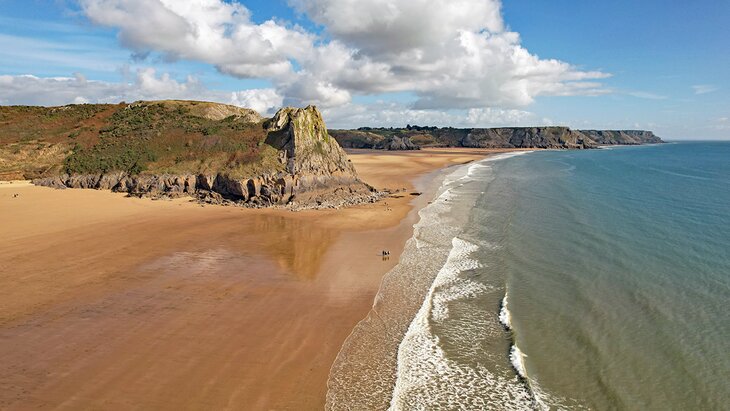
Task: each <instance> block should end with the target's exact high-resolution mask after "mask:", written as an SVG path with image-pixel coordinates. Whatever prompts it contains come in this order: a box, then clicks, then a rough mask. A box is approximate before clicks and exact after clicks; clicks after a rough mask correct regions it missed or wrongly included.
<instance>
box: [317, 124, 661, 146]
mask: <svg viewBox="0 0 730 411" xmlns="http://www.w3.org/2000/svg"><path fill="white" fill-rule="evenodd" d="M331 134H332V135H333V136H334V137H335V138H337V141H339V143H340V144H341V145H342V146H343V147H347V148H372V149H386V150H413V149H419V148H421V147H481V148H545V149H585V148H596V147H598V146H601V145H635V144H650V143H651V144H653V143H663V141H662V140H661V138H659V137H657V136H655V135H654V133H652V132H651V131H642V130H621V131H597V130H571V129H570V128H568V127H505V128H472V129H466V128H452V127H445V128H439V127H418V126H408V127H407V128H369V127H363V128H360V129H358V130H332V131H331Z"/></svg>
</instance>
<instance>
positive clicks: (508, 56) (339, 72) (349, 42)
mask: <svg viewBox="0 0 730 411" xmlns="http://www.w3.org/2000/svg"><path fill="white" fill-rule="evenodd" d="M80 2H81V5H82V8H83V11H84V12H85V14H86V16H88V18H89V19H90V20H91V21H92V22H93V23H96V24H98V25H103V26H106V27H112V28H115V29H117V30H118V33H119V39H120V41H121V43H122V44H123V45H124V46H125V47H128V48H129V49H130V50H132V51H133V52H134V53H135V54H136V55H144V54H145V53H148V52H151V51H152V52H157V53H160V54H162V55H163V56H165V57H166V58H168V59H186V60H195V61H202V62H205V63H209V64H212V65H214V66H215V67H217V68H218V70H220V71H221V72H222V73H226V74H229V75H232V76H236V77H241V78H251V77H253V78H265V79H268V80H270V81H271V82H272V83H273V84H274V86H275V88H276V92H277V94H278V95H281V96H283V97H284V102H285V103H292V104H309V103H314V104H319V105H322V106H324V107H339V106H342V105H343V104H347V103H349V102H350V101H351V100H352V96H353V95H357V94H377V93H388V92H403V91H407V92H411V93H413V94H414V95H415V96H416V99H415V101H413V104H412V106H413V107H412V109H415V110H427V109H431V110H433V109H439V110H449V109H480V108H483V107H492V108H496V107H501V108H505V109H514V108H519V107H524V106H527V105H529V104H530V103H532V102H533V101H534V99H535V98H536V97H538V96H541V95H560V96H565V95H577V94H580V95H595V94H601V93H604V92H606V90H605V89H604V88H603V87H602V85H601V83H600V82H599V81H598V80H600V79H603V78H605V77H607V76H608V75H607V74H605V73H602V72H598V71H584V70H580V69H578V68H576V67H574V66H572V65H570V64H568V63H565V62H562V61H558V60H553V59H542V58H540V57H538V56H536V55H534V54H531V53H530V52H529V51H528V50H526V49H525V48H524V47H522V45H521V43H520V38H519V34H518V33H515V32H511V31H509V30H508V29H507V28H506V25H505V23H504V21H503V19H502V14H501V2H500V1H499V0H370V1H363V0H290V4H291V5H292V7H295V8H296V9H297V10H298V11H300V12H301V13H303V14H304V15H306V16H308V17H309V18H310V19H311V20H312V21H313V22H314V23H316V24H319V25H321V26H322V28H323V34H322V35H317V34H315V33H310V32H307V31H305V30H304V29H302V28H301V27H297V26H292V25H289V24H284V23H281V22H278V21H275V20H268V21H265V22H263V23H260V24H257V23H254V22H253V21H252V20H251V13H250V11H249V10H248V9H247V8H246V7H245V6H244V5H243V4H241V3H238V2H225V1H222V0H197V1H192V0H80Z"/></svg>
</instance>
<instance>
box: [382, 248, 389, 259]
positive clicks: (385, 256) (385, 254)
mask: <svg viewBox="0 0 730 411" xmlns="http://www.w3.org/2000/svg"><path fill="white" fill-rule="evenodd" d="M382 255H383V261H385V260H389V259H390V251H385V250H383V251H382Z"/></svg>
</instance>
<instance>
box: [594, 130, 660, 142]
mask: <svg viewBox="0 0 730 411" xmlns="http://www.w3.org/2000/svg"><path fill="white" fill-rule="evenodd" d="M580 132H581V133H583V134H585V135H587V136H588V137H589V138H590V139H591V140H593V141H595V142H596V144H599V145H637V144H660V143H663V142H664V141H662V139H661V138H659V137H657V136H656V135H654V133H653V132H651V131H645V130H580Z"/></svg>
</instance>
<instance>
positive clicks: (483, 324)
mask: <svg viewBox="0 0 730 411" xmlns="http://www.w3.org/2000/svg"><path fill="white" fill-rule="evenodd" d="M729 381H730V143H675V144H664V145H656V146H639V147H618V148H612V149H601V150H588V151H540V152H532V153H526V154H521V155H517V154H514V153H513V154H507V155H501V156H496V157H492V158H489V159H487V160H485V161H481V162H479V163H475V164H471V165H468V166H464V167H461V168H459V169H457V170H455V171H453V172H452V173H451V174H450V175H448V176H447V177H446V179H445V181H444V184H443V186H442V187H441V189H440V190H439V193H438V196H437V198H436V199H435V200H434V201H433V202H432V204H430V205H429V206H427V207H426V208H424V209H423V210H422V211H421V221H420V222H419V223H418V225H417V226H416V230H415V234H414V237H413V238H412V239H411V240H410V241H409V242H408V244H407V245H406V250H405V252H404V254H403V256H402V258H401V261H400V263H399V265H398V266H396V268H395V269H394V270H393V271H392V272H391V273H389V274H388V275H387V276H386V278H385V279H384V281H383V284H382V286H381V291H380V293H379V295H378V298H377V300H376V302H375V305H374V307H373V311H372V312H371V314H370V315H369V316H368V318H366V319H365V320H363V321H362V322H361V323H360V324H359V325H358V327H357V328H356V329H355V330H354V331H353V333H352V335H351V336H350V338H348V340H347V342H346V343H345V345H344V346H343V349H342V351H341V352H340V355H339V356H338V359H337V361H336V362H335V365H334V366H333V368H332V371H331V374H330V381H329V383H328V386H329V390H328V398H327V407H328V408H329V409H393V410H412V409H500V410H501V409H595V410H635V409H641V410H730V382H729Z"/></svg>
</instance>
